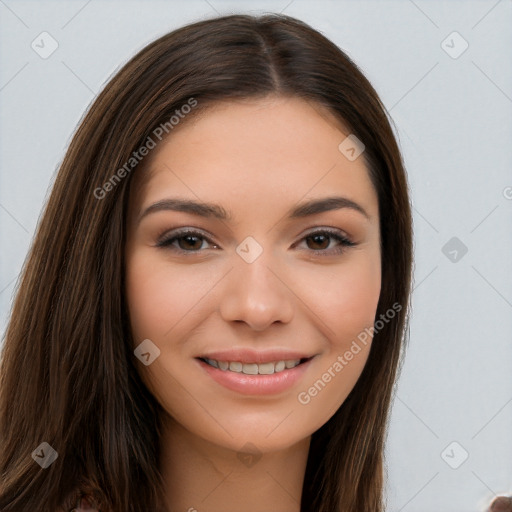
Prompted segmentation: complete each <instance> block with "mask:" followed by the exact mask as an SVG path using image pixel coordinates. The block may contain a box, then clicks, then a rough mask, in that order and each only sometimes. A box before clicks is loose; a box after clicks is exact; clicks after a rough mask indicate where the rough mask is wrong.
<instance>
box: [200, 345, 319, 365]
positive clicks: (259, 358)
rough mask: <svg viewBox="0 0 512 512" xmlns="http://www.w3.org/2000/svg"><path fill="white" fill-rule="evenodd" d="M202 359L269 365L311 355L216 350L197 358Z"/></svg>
mask: <svg viewBox="0 0 512 512" xmlns="http://www.w3.org/2000/svg"><path fill="white" fill-rule="evenodd" d="M198 357H199V358H202V359H215V360H216V361H239V362H241V363H258V364H263V363H270V362H273V361H289V360H294V359H309V358H310V357H312V356H311V355H308V354H305V353H304V352H298V351H296V350H286V349H274V350H251V349H248V348H232V349H229V350H217V351H214V352H208V353H207V354H202V355H201V356H198Z"/></svg>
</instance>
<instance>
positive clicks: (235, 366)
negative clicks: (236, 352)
mask: <svg viewBox="0 0 512 512" xmlns="http://www.w3.org/2000/svg"><path fill="white" fill-rule="evenodd" d="M197 359H199V360H201V361H204V362H205V363H206V364H208V365H210V366H212V367H213V368H218V369H219V370H222V371H226V372H235V373H243V374H245V375H272V374H274V373H280V372H283V371H286V370H291V369H292V368H295V367H296V366H299V365H300V364H303V363H306V362H307V361H309V360H311V359H312V357H307V358H303V359H286V360H280V361H271V362H268V363H242V362H240V361H217V360H216V359H208V358H206V357H199V358H197Z"/></svg>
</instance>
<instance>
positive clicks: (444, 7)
mask: <svg viewBox="0 0 512 512" xmlns="http://www.w3.org/2000/svg"><path fill="white" fill-rule="evenodd" d="M269 11H273V12H284V13H286V14H289V15H291V16H295V17H298V18H300V19H302V20H304V21H306V22H307V23H309V24H310V25H312V26H313V27H314V28H316V29H318V30H320V31H321V32H323V33H324V34H325V35H326V36H327V37H329V38H330V39H332V40H333V41H334V42H335V43H336V44H338V45H339V46H340V47H341V48H342V49H344V50H345V51H346V52H347V53H348V54H349V55H350V56H351V57H352V58H353V59H354V60H355V61H356V63H358V64H359V65H360V67H361V68H362V70H363V72H364V73H365V74H366V75H367V76H368V78H369V79H370V81H371V82H372V83H373V85H374V86H375V88H376V89H377V91H378V93H379V94H380V96H381V98H382V100H383V101H384V104H385V105H386V107H387V108H388V110H389V111H390V113H391V115H392V117H393V119H394V121H395V123H396V133H397V136H398V138H399V141H400V145H401V148H402V151H403V154H404V158H405V163H406V166H407V170H408V175H409V180H410V184H411V189H412V190H411V194H412V201H413V205H414V228H415V258H416V265H415V289H414V293H413V305H414V314H413V317H412V321H411V329H410V338H411V339H410V349H409V351H408V355H407V360H406V364H405V366H404V369H403V373H402V377H401V379H400V381H399V384H398V386H397V396H396V399H395V402H394V407H393V411H392V423H391V428H390V432H389V444H388V448H387V461H388V464H387V465H388V472H389V481H388V498H389V506H388V510H389V511H393V512H398V511H403V512H420V511H425V512H427V511H428V512H432V511H436V512H438V511H441V512H443V511H446V512H448V511H453V512H455V511H457V512H460V511H481V510H484V509H485V508H486V506H487V504H488V503H489V502H490V500H491V499H492V498H493V496H494V495H495V494H500V493H512V462H511V461H512V436H511V432H512V386H511V382H512V343H511V334H512V314H511V313H512V275H511V274H512V272H511V270H512V265H511V260H512V248H511V243H510V242H511V238H512V236H511V234H512V215H511V212H512V174H511V172H510V170H511V163H512V138H511V135H512V116H511V113H512V67H511V65H510V63H511V62H512V58H511V57H512V25H511V14H512V2H511V1H507V0H501V1H495V0H491V1H483V0H481V1H444V2H440V1H426V0H423V1H420V0H416V1H414V2H413V1H410V0H399V1H365V2H363V1H360V2H358V1H355V0H354V1H304V0H294V1H290V0H282V1H275V2H270V1H267V2H263V1H249V0H247V1H245V2H243V1H242V2H233V1H231V2H229V1H221V0H209V1H206V0H195V1H186V2H185V1H166V2H164V1H144V2H142V1H125V2H120V1H100V0H92V1H87V0H84V1H67V2H64V1H45V2H43V1H37V2H36V1H14V0H0V45H1V46H0V51H1V54H0V60H1V69H0V105H1V113H2V115H1V124H0V127H1V128H0V130H1V153H0V163H1V173H0V187H1V188H0V240H1V248H2V249H1V270H0V322H1V326H0V327H1V328H2V332H3V331H4V329H5V326H6V322H7V317H8V313H9V308H10V305H11V300H12V295H13V291H14V287H15V282H16V278H17V275H18V273H19V271H20V268H21V265H22V263H23V261H24V258H25V255H26V252H27V249H28V247H29V243H30V241H31V239H32V237H33V235H34V230H35V227H36V223H37V220H38V216H39V213H40V210H41V207H42V205H43V202H44V200H45V197H46V194H47V193H48V188H49V186H50V184H51V183H52V180H53V177H54V173H55V171H56V169H57V167H58V165H59V163H60V161H61V160H62V158H63V155H64V152H65V150H66V147H67V144H68V143H69V141H70V138H71V136H72V133H73V131H74V130H75V128H76V126H77V123H78V122H79V121H80V118H81V116H82V115H83V113H84V110H85V109H86V107H88V105H89V104H90V103H91V102H92V100H93V98H94V97H95V95H96V94H97V93H98V92H99V91H100V90H101V89H102V87H103V86H104V84H105V83H106V81H107V80H108V78H109V77H110V76H111V75H112V74H113V73H114V72H115V71H116V70H117V69H118V68H119V67H120V66H121V65H122V64H123V63H124V62H126V61H127V60H128V59H129V58H130V57H131V56H132V55H134V54H135V53H136V52H137V51H138V50H140V49H141V48H142V47H143V46H145V45H146V44H147V43H149V42H150V41H152V40H154V39H155V38H156V37H158V36H160V35H162V34H164V33H166V32H168V31H170V30H172V29H174V28H176V27H178V26H181V25H183V24H185V23H187V22H191V21H195V20H199V19H202V18H206V17H211V16H213V15H215V14H216V13H219V14H226V13H229V12H269ZM43 31H47V32H49V33H50V34H51V35H52V37H53V38H55V40H56V41H57V42H58V45H59V46H58V49H57V50H56V51H55V52H54V53H53V54H52V55H51V56H50V57H49V58H47V59H42V58H41V57H40V56H39V55H38V54H37V53H36V52H35V51H34V50H33V49H32V48H31V43H32V41H33V40H35V39H36V38H37V36H39V34H40V33H41V32H43ZM454 31H457V32H458V33H459V34H460V35H461V36H462V38H463V39H464V40H465V41H467V43H468V44H469V47H468V49H467V50H466V51H465V52H464V53H462V54H461V55H460V56H458V58H452V57H451V56H450V55H449V54H448V53H447V52H446V51H445V49H448V50H449V51H450V52H452V54H455V53H458V52H459V51H460V50H461V49H462V48H463V46H462V45H463V44H464V43H463V41H462V40H460V39H457V37H458V36H455V37H454V36H450V37H449V38H448V39H447V40H446V42H445V43H444V48H445V49H443V47H442V42H443V41H444V40H445V39H446V38H447V36H449V35H450V34H451V33H452V32H454ZM36 41H37V39H36ZM450 47H451V48H450ZM453 237H456V240H454V241H452V242H451V243H450V244H449V245H448V246H446V244H447V243H448V242H449V241H450V240H451V239H452V238H453ZM452 244H453V245H452ZM462 244H464V246H466V247H467V249H468V252H467V253H466V254H464V255H463V250H461V249H463V246H462ZM445 246H446V247H445ZM443 248H444V249H443ZM443 251H444V252H443ZM453 251H456V252H453ZM445 253H446V255H445ZM452 260H455V261H452ZM27 377H28V376H27ZM453 441H456V442H457V443H458V444H457V445H455V446H453V445H452V446H451V447H450V448H449V449H448V450H447V451H445V448H446V447H448V446H449V445H450V443H452V442H453ZM465 451H467V452H468V454H469V457H468V459H467V460H466V461H465V462H464V463H463V464H462V465H460V467H459V468H458V469H453V468H452V467H450V465H449V464H448V463H447V462H446V461H449V462H450V463H451V464H452V465H455V463H456V462H457V461H459V459H460V458H461V457H462V456H463V455H464V454H465ZM442 453H444V458H443V456H442V455H441V454H442Z"/></svg>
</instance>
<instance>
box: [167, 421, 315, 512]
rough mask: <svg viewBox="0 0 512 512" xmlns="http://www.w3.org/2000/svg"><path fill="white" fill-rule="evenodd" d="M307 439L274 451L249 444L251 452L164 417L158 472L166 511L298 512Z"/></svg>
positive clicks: (307, 449)
mask: <svg viewBox="0 0 512 512" xmlns="http://www.w3.org/2000/svg"><path fill="white" fill-rule="evenodd" d="M310 440H311V437H307V438H305V439H303V440H301V441H300V442H298V443H296V444H294V445H292V446H289V447H287V448H285V449H283V450H280V451H274V452H269V453H259V452H257V451H256V450H257V449H256V448H255V447H254V451H255V452H256V453H253V454H251V453H240V452H236V451H233V450H231V449H229V448H226V447H222V446H219V445H218V444H215V443H212V442H210V441H207V440H205V439H203V438H201V437H198V436H196V435H195V434H193V433H191V432H189V431H188V430H186V429H185V428H183V427H182V426H181V425H179V424H178V423H176V422H175V421H173V420H172V419H170V418H166V424H165V428H164V429H163V435H162V438H161V459H160V470H161V473H162V477H163V481H164V485H165V503H166V508H167V512H239V511H240V510H243V511H244V512H261V511H262V510H275V511H278V512H300V502H301V495H302V486H303V482H304V474H305V471H306V463H307V458H308V451H309V444H310ZM251 451H253V450H251V447H250V446H248V448H247V452H251Z"/></svg>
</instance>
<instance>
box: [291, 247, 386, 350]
mask: <svg viewBox="0 0 512 512" xmlns="http://www.w3.org/2000/svg"><path fill="white" fill-rule="evenodd" d="M296 275H297V277H296V285H297V290H298V291H299V293H300V296H301V298H304V299H305V300H304V302H305V303H306V304H307V306H308V307H309V309H310V310H311V311H313V312H314V313H315V317H316V318H319V319H321V320H322V322H315V323H316V324H317V325H318V326H323V329H322V331H323V334H324V335H325V338H326V339H327V340H328V342H329V349H330V350H331V351H333V350H340V349H343V348H344V347H345V346H346V345H347V344H348V345H350V342H351V340H352V339H354V338H356V337H357V335H358V334H359V333H361V332H362V331H364V329H365V328H368V327H370V326H372V325H373V323H374V320H375V313H376V310H377V305H378V302H379V297H380V292H381V271H380V258H379V254H378V253H377V254H374V253H371V252H369V251H368V252H366V253H363V252H360V253H357V254H356V253H353V254H352V255H351V258H350V259H349V258H347V259H346V260H345V262H344V263H343V264H340V265H337V266H336V267H333V268H330V269H329V268H328V267H326V268H325V269H323V270H317V271H316V272H315V273H314V275H313V274H311V273H307V272H304V273H302V274H301V273H300V272H298V273H297V274H296Z"/></svg>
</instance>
